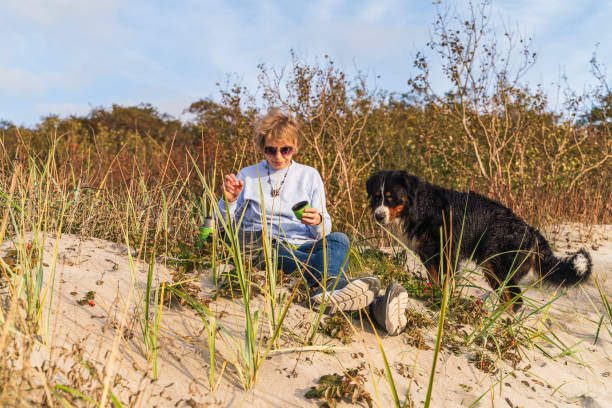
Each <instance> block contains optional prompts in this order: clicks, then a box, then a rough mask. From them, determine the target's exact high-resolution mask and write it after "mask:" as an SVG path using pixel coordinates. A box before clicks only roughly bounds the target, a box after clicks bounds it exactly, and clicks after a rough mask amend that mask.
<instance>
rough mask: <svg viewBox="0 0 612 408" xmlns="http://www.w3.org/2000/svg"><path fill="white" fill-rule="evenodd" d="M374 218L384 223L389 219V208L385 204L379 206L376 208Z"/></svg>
mask: <svg viewBox="0 0 612 408" xmlns="http://www.w3.org/2000/svg"><path fill="white" fill-rule="evenodd" d="M374 219H375V220H376V221H377V222H380V223H381V224H384V223H385V222H386V221H387V220H388V219H389V209H388V208H387V207H385V206H382V205H381V206H379V207H377V208H376V209H375V210H374Z"/></svg>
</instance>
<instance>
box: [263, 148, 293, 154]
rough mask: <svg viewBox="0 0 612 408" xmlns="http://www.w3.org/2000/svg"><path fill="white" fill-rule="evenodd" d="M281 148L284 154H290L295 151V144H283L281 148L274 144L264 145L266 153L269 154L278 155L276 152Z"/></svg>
mask: <svg viewBox="0 0 612 408" xmlns="http://www.w3.org/2000/svg"><path fill="white" fill-rule="evenodd" d="M279 150H280V153H281V154H282V155H283V156H289V155H290V154H291V153H293V146H283V147H281V148H280V149H279V148H278V147H274V146H266V147H264V153H265V154H267V155H268V156H276V152H278V151H279Z"/></svg>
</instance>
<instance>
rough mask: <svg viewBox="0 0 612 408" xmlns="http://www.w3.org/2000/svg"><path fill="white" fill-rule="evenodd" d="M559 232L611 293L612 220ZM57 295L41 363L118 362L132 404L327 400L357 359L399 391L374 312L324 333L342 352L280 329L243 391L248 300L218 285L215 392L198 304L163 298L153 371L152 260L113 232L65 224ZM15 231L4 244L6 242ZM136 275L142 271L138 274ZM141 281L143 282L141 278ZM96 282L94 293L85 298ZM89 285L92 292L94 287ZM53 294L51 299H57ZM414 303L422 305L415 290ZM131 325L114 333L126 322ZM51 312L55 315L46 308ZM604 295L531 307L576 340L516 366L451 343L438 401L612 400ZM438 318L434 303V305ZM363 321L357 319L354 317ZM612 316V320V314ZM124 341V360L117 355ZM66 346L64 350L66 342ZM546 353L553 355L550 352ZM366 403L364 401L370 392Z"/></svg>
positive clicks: (564, 245) (50, 250) (419, 377)
mask: <svg viewBox="0 0 612 408" xmlns="http://www.w3.org/2000/svg"><path fill="white" fill-rule="evenodd" d="M547 235H548V236H554V237H555V239H554V242H553V246H554V248H555V250H557V251H558V252H560V253H563V252H567V251H570V250H572V249H577V248H578V247H580V246H586V247H587V249H589V251H590V252H591V254H592V257H593V262H594V276H593V277H594V278H595V279H599V281H600V283H601V284H602V286H603V288H604V290H605V291H606V293H607V294H608V296H612V274H611V272H612V226H610V225H608V226H596V227H592V228H589V229H585V228H579V226H576V225H563V226H556V227H553V228H551V229H549V230H548V234H547ZM55 238H56V237H55V236H53V235H51V236H48V237H47V240H46V243H45V247H44V256H43V262H44V263H45V265H47V266H45V278H44V279H45V282H44V283H45V284H46V283H47V282H48V281H49V279H50V278H51V277H52V275H51V270H52V266H53V254H54V246H55V244H56V239H55ZM57 243H58V252H57V254H58V259H57V262H56V264H55V265H56V268H55V273H56V274H55V279H54V291H53V297H52V299H50V298H49V297H47V298H46V301H47V303H46V307H45V318H44V322H45V327H44V330H43V333H44V334H43V336H42V338H41V340H42V341H43V343H45V342H46V341H47V340H48V343H46V345H45V346H42V345H41V346H39V347H37V351H36V352H35V353H34V354H32V355H31V357H30V358H31V362H32V364H33V365H34V366H40V365H41V364H43V362H44V361H49V360H53V361H55V362H57V363H58V365H59V366H63V367H65V368H66V369H69V368H70V367H71V366H73V365H74V364H75V362H74V355H75V347H76V348H78V350H80V353H81V354H82V356H83V358H85V359H86V360H87V361H90V362H92V363H93V364H94V365H96V366H97V369H99V370H100V372H104V370H107V372H108V370H114V371H115V372H116V373H117V375H118V376H119V377H118V378H119V380H118V381H117V384H116V385H115V386H114V387H113V391H114V392H115V394H116V395H117V397H118V398H119V399H120V400H121V401H124V403H125V404H126V406H130V407H152V406H159V407H174V406H177V407H204V406H257V407H270V406H274V407H283V408H288V407H304V406H313V407H314V406H319V405H320V403H321V401H319V400H310V399H306V398H305V397H304V394H305V393H306V392H307V391H308V390H309V389H310V387H312V386H314V385H315V384H316V380H317V379H318V378H319V377H321V376H322V375H324V374H331V373H342V372H343V370H346V369H352V368H358V369H359V372H360V373H361V374H363V376H364V378H365V383H364V387H365V389H366V390H367V391H368V392H369V393H370V395H371V396H372V398H373V401H374V405H375V406H376V405H379V406H381V407H390V406H393V398H392V394H391V392H390V388H389V385H388V381H387V379H386V377H385V375H384V363H383V360H382V357H381V353H380V350H379V346H378V343H377V341H376V336H375V335H374V333H373V330H372V328H371V327H370V326H369V324H367V323H365V324H364V327H363V329H362V328H359V329H358V330H357V331H356V333H354V334H353V341H352V342H350V343H348V344H346V345H345V344H342V343H341V342H339V341H337V340H332V339H330V338H328V337H326V336H324V335H320V336H319V337H318V338H317V341H316V344H317V345H319V346H321V348H322V347H323V346H329V347H331V348H333V351H332V352H329V353H324V352H322V351H305V349H304V346H303V345H302V344H300V343H299V341H297V340H295V337H296V336H290V335H289V334H284V335H283V336H281V340H280V344H279V348H280V350H279V351H273V352H272V353H271V354H270V356H269V357H268V359H267V360H265V361H264V362H263V365H262V368H261V371H260V373H259V378H258V381H257V383H256V385H255V387H254V389H253V390H250V391H244V390H243V388H242V386H241V385H240V381H239V379H238V378H237V375H236V372H235V370H234V368H233V367H232V361H233V357H232V350H233V347H234V346H233V344H232V342H231V340H230V336H229V335H230V334H233V335H236V336H240V335H241V334H242V326H243V311H242V306H241V302H240V301H238V300H234V301H232V300H229V299H226V298H222V297H218V298H217V300H215V301H212V302H211V303H210V304H209V307H210V309H211V310H212V311H213V312H214V313H215V314H216V316H217V319H218V324H219V325H221V326H223V327H224V328H225V330H227V332H219V334H218V340H217V346H218V354H219V359H220V362H219V363H218V369H217V374H219V372H220V371H221V368H222V365H223V363H222V362H223V361H224V359H225V361H227V365H226V366H225V368H224V370H223V373H222V374H223V375H222V377H221V379H220V380H219V383H218V386H217V389H216V390H215V392H210V391H209V380H208V372H209V364H210V361H209V357H208V350H207V349H206V347H207V342H206V335H205V334H204V332H203V324H202V321H201V320H200V318H199V317H198V316H197V315H196V314H195V313H194V311H193V310H192V309H190V308H187V307H184V308H176V307H171V308H165V309H164V310H163V315H162V324H161V330H160V336H159V352H158V353H159V362H158V364H159V378H158V379H157V380H156V381H152V379H151V376H152V370H151V362H150V361H148V360H147V358H146V355H145V350H144V348H143V342H142V334H141V328H140V324H139V320H138V319H137V318H136V316H135V315H134V311H135V305H137V304H142V303H141V302H143V300H142V299H139V296H140V294H141V293H142V292H143V291H144V288H145V287H146V278H147V273H146V272H147V270H148V267H149V266H148V265H147V264H145V263H143V262H135V263H134V267H133V268H132V267H131V266H130V259H129V257H128V251H127V249H126V247H125V246H123V245H117V244H113V243H110V242H106V241H102V240H98V239H91V238H84V237H77V236H69V235H64V236H62V237H61V239H59V241H58V242H57ZM9 247H10V244H9V243H5V244H4V245H3V249H4V250H5V251H6V250H7V249H8V248H9ZM132 275H134V278H135V280H133V279H132ZM171 275H172V271H171V270H170V269H169V268H168V267H166V266H165V265H163V264H162V263H158V264H157V265H155V280H154V285H155V286H157V285H159V283H160V282H161V281H163V280H166V281H169V280H170V279H171ZM194 277H196V280H195V282H196V283H197V285H198V286H199V289H200V290H201V292H200V296H201V297H203V298H206V297H209V296H210V295H211V294H212V293H213V290H214V286H213V285H212V283H211V279H210V271H209V272H207V273H204V274H203V275H202V274H200V275H198V276H196V275H194ZM133 282H134V284H133ZM90 291H94V292H95V295H94V297H93V300H92V301H91V302H89V300H88V301H87V302H85V301H83V302H81V303H83V304H79V303H78V301H79V300H81V299H85V300H87V299H86V294H87V292H90ZM554 293H555V288H553V287H549V286H540V285H537V286H536V287H534V288H533V289H530V290H529V292H528V296H529V297H531V298H533V299H535V300H537V301H540V302H546V301H547V300H548V299H550V298H551V296H553V294H554ZM90 297H91V295H90ZM49 300H50V301H51V305H49ZM253 305H255V306H253V307H258V308H262V309H263V308H265V307H266V306H265V304H264V302H263V297H262V296H261V295H259V296H256V297H255V298H254V300H253ZM413 307H417V308H419V307H422V305H420V304H419V303H418V302H416V301H415V302H413ZM125 310H127V314H126V316H125V317H126V319H125V321H124V322H123V323H124V324H123V326H125V327H124V329H123V333H124V337H123V338H121V339H119V338H118V337H117V336H116V333H117V330H118V329H119V328H121V327H122V318H123V312H124V311H125ZM49 312H50V315H49V319H48V324H47V317H46V314H47V313H49ZM602 312H603V306H602V303H601V298H600V296H599V295H598V292H597V288H596V287H595V285H594V280H591V281H590V282H589V283H586V284H583V285H581V287H577V288H573V289H571V290H569V291H567V293H565V294H563V296H561V298H560V299H558V300H557V301H555V302H553V303H552V305H551V307H550V310H548V312H547V313H544V312H540V313H538V314H536V315H534V316H533V317H532V318H530V319H529V322H528V323H527V325H528V326H529V327H532V328H540V329H542V328H544V330H545V329H546V328H549V329H550V331H551V332H552V333H554V336H556V339H557V340H558V341H559V342H562V343H563V344H565V345H566V346H567V347H569V349H570V350H571V351H572V352H571V353H566V355H563V354H562V353H561V350H560V349H558V348H556V347H555V346H553V345H551V344H548V343H546V342H545V341H543V340H537V341H536V344H538V346H539V348H537V347H533V348H524V349H523V350H524V352H525V355H523V358H522V361H520V362H519V363H518V364H517V366H516V368H513V367H512V365H511V364H510V363H509V362H505V361H498V362H496V369H497V370H498V371H497V373H496V374H490V373H486V372H485V371H483V370H480V369H478V368H477V367H476V364H475V363H474V362H473V361H471V360H472V359H473V358H474V351H471V350H467V349H462V348H460V349H455V350H450V349H449V348H448V347H445V348H443V350H442V352H441V353H440V355H439V362H438V366H437V375H436V377H435V383H434V390H433V404H432V405H433V406H436V407H455V406H457V407H459V406H470V405H471V404H472V403H474V402H475V401H476V400H477V399H478V398H479V397H480V396H481V395H483V394H484V397H482V399H480V401H479V402H478V403H477V406H483V407H485V406H496V407H497V406H499V407H566V406H567V407H570V406H584V407H607V406H612V391H610V390H612V375H611V372H612V337H611V336H610V333H609V332H608V330H607V329H606V328H605V327H602V329H601V331H600V333H599V337H598V340H597V342H594V337H595V334H596V332H597V328H598V325H599V322H600V317H601V313H602ZM429 313H430V314H431V317H432V319H435V318H436V315H435V312H429ZM312 318H313V312H311V311H310V310H308V309H307V308H306V307H305V306H304V305H300V304H294V305H292V306H291V308H290V310H289V313H288V316H287V319H286V321H285V327H286V328H287V329H288V330H287V332H288V333H289V331H292V332H294V333H296V334H297V335H298V337H299V335H300V334H301V333H302V334H303V333H305V332H306V331H307V330H308V327H309V324H310V322H311V320H312ZM353 323H354V324H355V325H356V326H359V325H360V323H359V322H358V321H354V322H353ZM606 324H607V327H608V328H612V322H610V321H606ZM435 335H436V327H435V325H434V326H433V327H430V328H429V329H427V330H426V331H425V344H426V345H429V346H433V343H434V341H435ZM116 341H117V344H116V347H117V348H116V350H117V352H116V353H114V354H113V355H114V356H115V357H116V363H113V360H112V359H111V358H110V355H111V354H109V352H112V350H113V347H114V345H115V342H116ZM407 342H408V334H406V333H402V334H401V335H399V336H397V337H383V338H382V345H383V346H384V349H385V352H386V354H387V356H388V358H389V360H390V365H391V367H392V371H393V377H394V379H395V382H396V385H397V387H398V393H399V395H400V398H401V399H402V401H403V397H404V396H405V395H406V393H407V392H408V389H409V388H410V395H411V397H412V400H413V401H414V404H415V406H422V401H424V399H425V393H426V391H427V386H428V378H429V371H430V367H431V364H432V358H433V351H432V350H431V349H430V350H419V349H416V348H415V347H413V346H410V345H408V344H406V343H407ZM62 350H64V351H65V355H63V354H62ZM545 353H547V354H548V355H549V356H548V357H547V356H546V355H545ZM57 381H58V382H60V383H63V384H70V381H71V380H70V378H69V376H64V375H62V374H61V373H58V374H57ZM361 404H362V405H365V403H363V402H362V403H361Z"/></svg>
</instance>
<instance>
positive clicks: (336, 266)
mask: <svg viewBox="0 0 612 408" xmlns="http://www.w3.org/2000/svg"><path fill="white" fill-rule="evenodd" d="M256 145H257V147H258V148H259V149H260V151H261V152H262V153H263V154H264V156H265V160H263V161H261V162H260V163H257V164H255V165H252V166H249V167H246V168H243V169H242V170H240V171H239V172H238V174H237V175H234V174H229V175H226V176H225V179H224V183H223V189H224V193H225V196H226V197H227V201H228V202H227V204H226V203H225V201H224V199H221V200H220V201H219V210H220V212H221V215H222V216H223V217H224V218H225V219H227V216H228V213H227V212H228V211H229V215H230V216H231V217H232V219H233V220H240V219H242V221H241V224H240V228H241V233H242V234H246V235H249V236H250V237H252V236H253V235H255V236H257V235H259V236H261V231H263V230H264V228H263V225H262V223H263V222H265V223H266V227H267V228H266V229H267V231H268V232H269V234H270V235H271V238H272V239H273V242H274V243H275V244H276V245H277V247H274V248H273V249H274V250H276V249H278V267H279V269H282V270H283V271H284V272H285V273H293V272H295V271H298V270H303V274H304V278H305V279H306V282H307V283H308V285H309V286H310V287H311V288H313V289H315V290H316V293H315V294H314V295H313V296H312V298H311V299H312V302H313V305H314V306H315V307H319V306H320V305H321V302H322V299H323V293H324V291H325V292H327V293H328V296H329V297H328V301H327V302H328V303H327V304H328V308H327V309H326V311H327V312H330V313H332V312H334V311H336V310H359V309H363V308H365V307H367V306H369V305H370V304H371V303H372V302H373V301H374V298H375V297H376V295H377V294H378V291H379V290H380V281H379V280H378V278H376V277H375V276H367V277H362V278H357V279H353V280H349V279H348V278H347V277H346V275H345V272H346V269H347V265H348V252H349V239H348V238H347V236H346V235H345V234H343V233H341V232H333V233H332V232H331V226H332V224H331V219H330V217H329V214H328V213H327V209H326V201H325V189H324V186H323V180H322V179H321V176H320V175H319V172H318V171H317V170H316V169H314V168H312V167H309V166H305V165H302V164H299V163H296V162H295V161H293V157H294V155H295V154H297V153H298V150H299V147H300V131H299V127H298V123H297V121H296V120H295V119H294V118H292V117H291V116H289V115H287V114H285V113H283V112H282V111H281V110H280V109H277V108H272V109H271V110H270V111H269V112H268V114H267V115H266V116H265V117H263V118H262V119H261V120H260V121H259V123H258V124H257V131H256ZM300 201H307V202H308V203H309V205H310V208H306V210H304V213H303V214H302V216H301V220H300V219H298V218H297V217H296V215H295V214H294V212H293V211H292V207H293V205H294V204H296V203H298V202H300ZM324 237H325V239H324ZM324 245H325V247H326V248H325V251H324ZM296 259H297V262H296ZM325 277H326V280H325V282H324V281H323V280H324V278H325ZM391 286H393V285H391ZM397 286H399V287H400V288H401V286H400V285H397ZM389 289H391V287H390V288H389ZM389 289H388V290H387V292H388V293H387V294H386V298H385V299H384V302H383V301H382V300H383V299H382V297H381V301H380V302H378V301H377V302H376V304H378V305H379V308H378V309H379V310H374V315H375V316H381V319H383V320H389V316H388V315H389V313H387V309H389V311H390V310H391V309H393V308H394V307H401V305H402V304H404V303H406V304H407V294H406V293H405V290H404V291H403V292H402V291H401V290H399V289H398V288H397V287H395V289H393V290H391V291H390V290H389ZM402 289H403V288H402ZM404 294H405V296H404ZM404 298H405V299H404ZM404 300H405V302H404ZM391 314H392V315H393V316H391V320H393V321H395V320H397V321H398V322H397V323H395V324H391V325H389V324H383V327H385V328H387V326H390V327H389V329H390V330H388V331H396V326H399V325H402V322H404V324H405V316H404V313H403V311H402V312H401V313H399V312H398V313H391ZM396 314H397V315H401V317H400V316H395V315H396ZM377 320H379V319H378V318H377ZM379 323H380V322H379ZM402 327H403V325H402Z"/></svg>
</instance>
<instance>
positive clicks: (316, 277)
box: [278, 232, 350, 287]
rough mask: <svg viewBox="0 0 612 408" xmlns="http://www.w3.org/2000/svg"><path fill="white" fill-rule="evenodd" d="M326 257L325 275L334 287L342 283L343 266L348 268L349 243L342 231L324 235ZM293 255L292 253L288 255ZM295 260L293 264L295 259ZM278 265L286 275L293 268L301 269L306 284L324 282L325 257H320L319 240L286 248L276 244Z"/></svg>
mask: <svg viewBox="0 0 612 408" xmlns="http://www.w3.org/2000/svg"><path fill="white" fill-rule="evenodd" d="M325 244H326V245H325V246H326V254H325V257H326V258H327V259H326V260H327V278H328V280H329V279H330V278H334V279H336V277H337V276H338V275H340V278H338V287H341V285H342V284H343V283H345V282H346V269H347V267H348V259H347V257H348V253H349V247H350V242H349V239H348V237H347V236H346V235H345V234H343V233H342V232H332V233H331V234H329V235H327V236H326V237H325ZM292 254H293V255H292ZM294 257H295V258H297V259H298V261H299V262H297V263H296V260H295V258H294ZM278 268H279V269H282V270H283V272H285V273H287V274H289V273H293V272H295V271H296V270H298V269H299V270H303V273H304V278H305V279H306V282H307V283H308V286H310V287H319V286H320V285H325V282H323V275H324V271H325V260H324V256H323V239H319V240H317V241H310V242H306V243H305V244H302V245H300V246H299V247H298V248H297V249H292V248H288V247H287V245H286V244H283V243H279V245H278Z"/></svg>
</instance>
